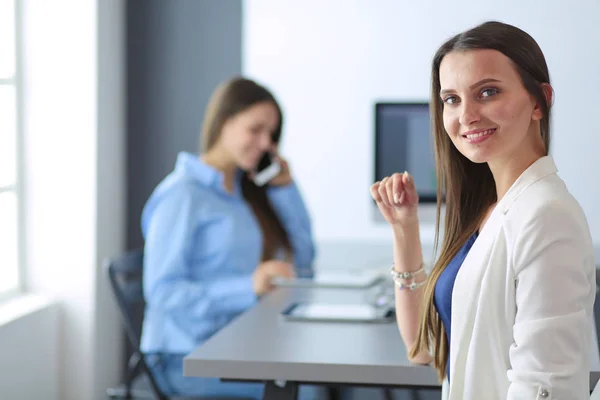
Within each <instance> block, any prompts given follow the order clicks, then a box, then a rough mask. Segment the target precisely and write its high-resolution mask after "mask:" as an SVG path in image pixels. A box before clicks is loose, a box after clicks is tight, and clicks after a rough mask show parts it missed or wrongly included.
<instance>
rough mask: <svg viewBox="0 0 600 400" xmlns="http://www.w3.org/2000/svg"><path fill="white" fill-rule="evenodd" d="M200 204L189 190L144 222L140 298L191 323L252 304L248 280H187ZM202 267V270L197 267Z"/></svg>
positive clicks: (161, 205)
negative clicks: (184, 316)
mask: <svg viewBox="0 0 600 400" xmlns="http://www.w3.org/2000/svg"><path fill="white" fill-rule="evenodd" d="M199 208H200V204H199V201H198V194H197V193H194V192H193V191H192V189H190V188H185V187H183V188H181V189H177V190H176V191H174V192H170V193H168V194H167V195H166V196H165V198H163V199H161V200H160V203H159V204H158V205H157V206H156V209H155V210H154V211H153V214H152V216H151V218H150V220H149V223H148V227H147V232H146V237H145V239H146V242H145V247H144V277H143V283H144V296H145V298H146V302H147V304H148V305H150V306H152V307H155V308H158V309H162V310H164V311H175V310H178V311H182V312H185V314H186V315H188V316H189V317H190V318H205V317H207V316H217V315H222V314H223V313H238V312H242V311H244V310H246V309H248V308H249V307H251V306H252V305H253V304H254V303H255V302H256V295H255V294H254V291H253V285H252V276H251V275H235V276H220V277H215V279H212V280H209V281H198V280H194V279H192V277H191V270H192V265H191V261H190V260H191V248H192V246H193V245H194V244H193V238H194V236H195V233H196V230H197V229H202V226H201V224H199V223H198V210H199ZM199 268H201V266H199Z"/></svg>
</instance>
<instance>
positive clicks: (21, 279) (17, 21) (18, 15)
mask: <svg viewBox="0 0 600 400" xmlns="http://www.w3.org/2000/svg"><path fill="white" fill-rule="evenodd" d="M21 7H22V5H21V1H20V0H14V30H15V32H14V41H15V43H14V51H15V70H14V75H13V77H12V78H8V79H6V78H5V79H0V86H5V85H6V86H13V87H14V88H15V111H16V115H15V131H16V132H15V133H16V143H15V144H16V148H15V151H16V154H15V162H16V165H15V167H16V175H15V182H14V183H13V184H12V185H8V186H2V187H0V193H5V192H12V193H14V194H15V196H16V199H17V232H16V235H17V285H16V286H15V287H13V288H11V289H8V290H5V291H0V301H4V300H7V299H10V298H12V297H15V296H16V295H18V294H20V293H23V292H24V291H25V288H26V286H25V238H26V236H25V215H24V212H23V209H24V205H25V202H24V183H23V182H24V176H25V172H24V138H23V118H24V117H23V114H24V113H23V82H22V77H23V74H22V67H23V66H22V52H23V46H22V34H21V31H22V9H21Z"/></svg>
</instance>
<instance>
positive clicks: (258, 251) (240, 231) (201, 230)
mask: <svg viewBox="0 0 600 400" xmlns="http://www.w3.org/2000/svg"><path fill="white" fill-rule="evenodd" d="M239 178H241V171H240V172H239V173H238V179H236V181H235V184H234V189H233V193H229V192H227V191H226V190H225V189H224V186H223V174H222V173H221V172H220V171H218V170H216V169H214V168H212V167H211V166H209V165H207V164H205V163H204V162H203V161H202V160H201V159H200V158H199V157H198V156H197V155H193V154H189V153H180V154H179V156H178V158H177V164H176V166H175V170H174V171H173V172H172V173H171V174H169V175H168V176H167V177H166V178H165V179H164V180H163V181H162V182H161V183H160V184H159V185H158V187H157V188H156V189H155V190H154V192H153V193H152V195H151V196H150V199H149V200H148V202H147V203H146V206H145V207H144V211H143V213H142V232H143V235H144V239H145V248H144V278H143V279H144V281H143V285H144V297H145V299H146V312H145V316H144V324H143V330H142V340H141V349H142V351H143V352H145V353H159V352H162V353H189V352H191V351H192V350H193V349H194V348H196V347H197V346H198V345H199V344H201V343H202V342H203V341H204V340H206V339H207V338H209V337H210V336H211V335H213V334H214V333H215V332H216V331H218V330H219V329H220V328H222V327H223V326H224V325H226V324H227V323H228V322H229V321H231V320H232V319H233V318H234V317H236V316H237V315H239V314H240V313H241V312H243V311H245V310H247V309H248V308H250V307H251V306H252V305H254V304H255V303H256V301H257V297H256V295H255V293H254V290H253V285H252V274H253V272H254V270H255V269H256V267H257V266H258V265H259V264H260V262H261V256H262V249H263V238H262V231H261V228H260V225H259V223H258V221H257V219H256V218H255V216H254V213H253V212H252V209H251V207H250V205H249V204H248V203H247V202H246V201H245V199H244V197H243V196H242V191H241V180H240V179H239ZM267 195H268V197H269V200H270V201H271V205H272V206H273V209H274V210H275V212H276V213H277V214H278V216H279V217H280V219H281V222H282V224H283V226H284V228H285V230H286V232H287V233H288V236H289V238H290V243H291V245H292V249H293V254H294V264H295V266H296V269H302V270H301V271H300V270H299V271H298V274H299V275H310V274H312V269H311V264H312V261H313V259H314V257H315V248H314V245H313V239H312V235H311V226H310V220H309V216H308V213H307V211H306V208H305V207H304V203H303V201H302V198H301V197H300V193H299V191H298V189H297V187H296V185H295V184H293V183H291V184H289V185H287V186H284V187H271V188H268V189H267Z"/></svg>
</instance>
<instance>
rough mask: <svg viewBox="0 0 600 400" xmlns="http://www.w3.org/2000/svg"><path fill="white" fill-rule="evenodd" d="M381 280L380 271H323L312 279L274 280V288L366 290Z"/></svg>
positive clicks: (316, 273) (317, 272) (318, 272)
mask: <svg viewBox="0 0 600 400" xmlns="http://www.w3.org/2000/svg"><path fill="white" fill-rule="evenodd" d="M382 279H383V275H382V273H381V271H380V270H324V271H316V272H315V274H314V277H313V278H296V279H286V278H275V279H273V281H272V283H273V284H274V285H276V286H292V287H293V286H298V287H309V286H315V287H332V288H354V289H356V288H367V287H371V286H373V285H375V284H376V283H378V282H380V281H381V280H382Z"/></svg>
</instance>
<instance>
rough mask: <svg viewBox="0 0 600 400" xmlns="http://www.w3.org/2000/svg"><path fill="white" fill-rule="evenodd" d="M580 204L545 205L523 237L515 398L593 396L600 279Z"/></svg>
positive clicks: (512, 372) (518, 250)
mask: <svg viewBox="0 0 600 400" xmlns="http://www.w3.org/2000/svg"><path fill="white" fill-rule="evenodd" d="M578 211H580V210H574V209H573V208H572V207H569V206H565V205H564V204H562V203H558V202H555V203H553V204H549V205H548V206H544V207H543V208H541V209H540V210H538V211H537V212H534V213H532V215H530V216H528V217H527V220H526V221H525V222H524V223H523V225H522V229H521V230H520V232H519V234H518V236H517V238H516V241H515V245H514V253H513V260H512V261H513V267H514V271H515V277H516V281H515V293H516V305H517V310H516V317H515V322H514V327H513V340H514V341H513V343H512V345H511V347H510V351H509V356H510V364H511V367H510V369H509V370H508V379H509V381H510V385H509V390H508V396H507V398H508V399H510V400H517V399H548V400H550V399H584V398H589V370H590V356H591V352H592V340H591V339H592V338H591V322H592V313H593V302H594V297H595V288H596V285H595V270H594V265H593V251H591V250H590V249H591V248H592V245H591V239H590V236H589V228H588V227H587V223H586V222H585V218H584V217H583V214H582V213H580V212H578Z"/></svg>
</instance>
